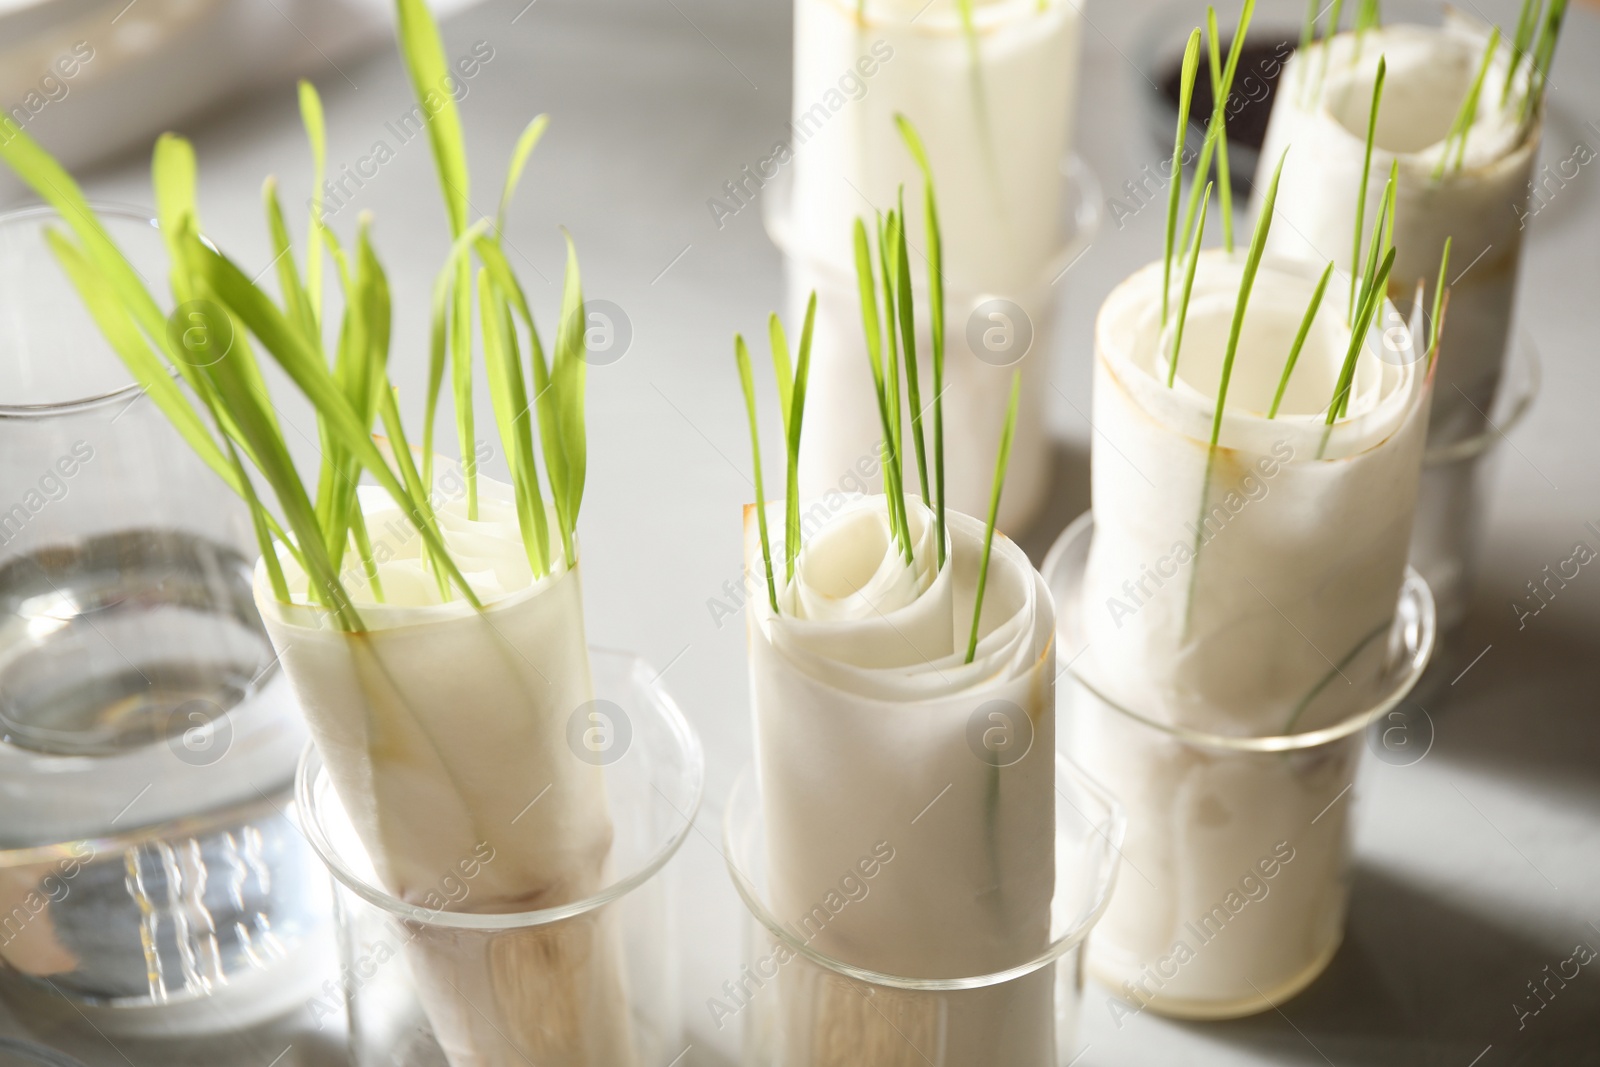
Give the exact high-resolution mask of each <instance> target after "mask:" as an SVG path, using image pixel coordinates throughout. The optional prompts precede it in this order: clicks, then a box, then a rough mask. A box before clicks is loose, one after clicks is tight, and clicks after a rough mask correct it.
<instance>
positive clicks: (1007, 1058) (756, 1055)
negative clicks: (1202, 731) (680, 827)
mask: <svg viewBox="0 0 1600 1067" xmlns="http://www.w3.org/2000/svg"><path fill="white" fill-rule="evenodd" d="M1055 798H1056V810H1055V813H1054V821H1055V834H1056V836H1055V882H1054V891H1053V897H1052V899H1051V905H1050V931H1049V941H1048V943H1047V945H1046V947H1045V948H1044V950H1043V951H1042V952H1040V953H1039V954H1038V955H1037V956H1035V957H1034V958H1033V959H1030V960H1022V961H1018V962H1017V964H1016V965H1015V966H1012V967H1010V968H1008V969H1006V970H1004V971H1000V972H997V973H993V974H980V975H966V976H960V977H953V978H952V977H937V978H935V977H929V976H926V975H893V974H884V973H880V972H877V971H872V970H868V969H866V968H862V967H860V966H857V965H855V964H853V963H851V962H850V961H849V960H845V959H841V958H838V957H837V956H833V955H828V954H826V953H824V952H822V951H820V949H819V947H818V945H817V934H818V933H819V932H820V929H819V927H818V924H825V921H826V917H827V916H828V915H829V914H830V913H833V914H836V913H837V912H836V911H835V909H836V908H837V909H842V908H846V907H850V908H883V909H893V908H894V907H895V902H894V900H893V899H889V898H884V897H882V896H881V892H880V893H879V894H877V895H875V892H874V889H873V883H872V876H871V875H870V874H868V873H867V872H868V871H870V870H871V869H872V866H871V864H868V865H867V866H865V867H863V868H862V869H861V871H860V875H859V876H857V875H856V874H854V873H851V872H847V875H848V878H846V879H842V880H841V886H842V888H841V891H840V893H839V894H837V897H838V899H837V900H831V899H830V900H824V901H820V902H818V907H817V908H816V909H814V910H813V913H808V914H807V915H805V916H794V915H779V914H776V913H775V912H774V910H773V907H772V904H771V894H770V891H769V885H768V871H767V843H766V828H765V825H764V823H763V820H762V816H761V811H762V808H761V796H760V789H759V785H758V783H757V781H756V775H755V771H754V768H753V767H750V768H746V770H745V771H744V773H743V774H742V775H741V776H740V777H739V780H738V782H737V783H736V784H735V785H734V787H733V792H732V794H731V795H730V797H729V800H728V805H727V809H726V815H725V816H724V820H723V847H724V855H725V856H726V858H727V862H728V871H729V873H730V874H731V875H732V876H733V881H734V885H735V886H736V887H737V888H738V891H739V895H740V897H741V898H743V900H744V904H745V908H746V909H747V912H748V917H747V919H746V923H745V927H746V936H745V946H744V947H745V963H744V965H743V966H742V967H741V968H740V970H739V973H738V974H737V975H731V976H729V980H728V981H726V982H724V983H723V986H722V991H721V993H720V994H719V995H718V996H717V997H715V998H713V1000H712V1002H711V1005H710V1007H711V1010H712V1012H713V1014H714V1015H715V1016H716V1017H717V1022H718V1025H719V1028H720V1027H721V1026H723V1025H728V1024H730V1023H732V1022H733V1021H735V1020H737V1021H739V1022H740V1023H742V1025H743V1027H744V1045H743V1047H744V1055H743V1060H742V1062H743V1064H744V1067H845V1065H855V1064H871V1065H872V1067H902V1065H904V1067H913V1065H918V1067H928V1065H932V1067H967V1065H969V1064H973V1063H976V1062H979V1059H978V1058H977V1057H983V1059H982V1062H984V1063H986V1064H988V1065H989V1067H995V1065H998V1064H1004V1065H1005V1067H1066V1065H1067V1064H1069V1063H1071V1062H1073V1061H1074V1059H1075V1057H1077V1056H1078V1055H1080V1054H1081V1052H1082V1051H1083V1050H1082V1048H1081V1047H1080V1046H1079V1043H1078V1010H1079V1005H1080V1002H1081V1000H1082V995H1083V958H1082V956H1083V943H1084V939H1085V938H1086V937H1087V936H1088V935H1089V931H1090V929H1091V928H1092V927H1093V926H1094V925H1095V923H1096V921H1097V920H1099V919H1100V917H1101V915H1102V914H1103V913H1104V911H1105V908H1106V905H1107V903H1108V902H1109V901H1110V900H1111V899H1112V895H1111V890H1112V886H1113V885H1114V884H1115V881H1116V877H1117V854H1118V851H1119V849H1120V847H1121V843H1122V838H1123V816H1122V811H1121V808H1120V807H1119V806H1118V805H1117V803H1116V801H1115V800H1113V799H1112V798H1111V796H1110V795H1109V794H1108V793H1107V792H1106V791H1105V790H1104V789H1102V788H1101V787H1100V786H1099V785H1097V784H1096V783H1095V782H1094V781H1093V780H1092V779H1090V778H1089V776H1088V775H1086V774H1084V772H1083V771H1081V770H1080V769H1079V768H1078V767H1076V766H1075V765H1074V764H1073V763H1071V762H1070V761H1068V760H1067V759H1065V758H1064V757H1060V756H1058V757H1057V758H1056V788H1055ZM889 856H890V858H889V859H887V860H885V859H884V857H883V855H881V854H876V853H875V854H874V857H873V858H874V859H875V860H876V861H877V862H878V863H880V864H881V863H885V862H891V863H892V862H893V859H892V849H891V850H890V853H889ZM830 896H834V894H830ZM939 933H940V932H939V931H938V930H929V931H927V936H928V937H930V938H936V937H938V936H939Z"/></svg>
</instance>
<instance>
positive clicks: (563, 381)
mask: <svg viewBox="0 0 1600 1067" xmlns="http://www.w3.org/2000/svg"><path fill="white" fill-rule="evenodd" d="M469 232H470V231H469ZM475 247H476V249H477V251H478V257H479V259H481V260H482V262H483V265H484V268H485V269H486V270H488V272H489V276H490V278H491V280H492V281H493V282H494V285H495V286H496V288H497V289H498V290H499V292H500V293H501V294H502V295H504V296H505V297H507V298H509V300H510V304H511V307H512V309H514V310H515V312H516V315H517V317H518V318H520V319H521V320H522V323H523V325H524V326H525V327H527V330H528V349H529V352H528V355H529V364H530V368H531V370H532V372H533V400H532V404H533V410H534V411H536V412H537V413H538V421H539V441H540V446H541V448H542V450H543V452H544V457H545V469H546V470H547V471H548V472H549V475H550V493H551V498H552V500H553V501H554V502H555V503H556V516H557V525H558V527H559V532H560V534H561V536H562V539H563V540H562V547H563V549H564V550H566V551H568V552H569V553H570V552H571V551H573V550H575V549H576V541H575V540H574V539H573V534H574V531H575V530H576V528H577V511H578V508H579V505H580V504H581V502H582V497H583V477H584V463H585V452H584V446H585V443H586V439H585V436H584V434H585V430H584V415H583V403H584V400H583V390H584V381H583V378H582V377H581V375H583V374H584V373H586V371H585V368H586V367H587V364H586V363H585V362H584V361H583V360H582V358H581V353H582V345H583V322H584V321H585V320H584V312H583V310H582V291H581V287H580V286H579V285H578V278H577V276H576V270H577V266H576V258H575V253H574V259H573V264H572V269H573V272H574V277H573V279H572V280H571V281H570V282H568V283H567V284H568V286H569V291H570V292H573V293H575V294H576V303H575V304H571V303H569V305H568V306H567V308H566V311H565V312H564V314H566V315H570V316H572V318H571V319H570V320H568V319H563V322H566V321H571V322H573V323H574V324H576V325H575V329H576V336H573V335H572V334H568V335H567V336H566V338H565V340H563V335H562V334H561V333H560V332H559V331H558V332H557V335H556V340H557V344H558V346H560V345H563V344H566V345H572V344H576V345H578V346H579V349H578V351H579V353H580V358H579V359H578V360H576V361H573V360H571V359H567V358H565V357H562V356H561V354H560V353H558V359H557V363H556V373H557V377H555V378H554V379H553V378H552V373H551V369H550V366H549V364H548V363H546V361H545V353H544V345H543V344H542V343H541V342H540V340H539V328H538V326H537V325H536V324H535V323H534V320H533V313H532V311H531V310H530V309H529V307H528V300H527V296H526V295H525V294H524V293H523V290H522V285H521V283H520V282H518V281H517V276H516V273H515V272H514V271H513V270H512V269H511V264H510V263H509V262H508V261H507V260H506V258H505V253H504V252H502V251H501V250H500V246H499V245H498V244H497V243H496V242H495V241H492V240H490V239H488V238H486V237H480V238H478V239H477V241H476V242H475ZM552 381H554V383H555V384H554V385H553V386H552ZM563 405H568V406H570V407H571V408H572V410H571V411H567V410H566V409H565V408H564V406H563ZM517 411H518V412H519V414H518V415H517V418H519V419H522V420H527V419H530V418H532V415H531V414H530V413H529V411H528V409H527V407H526V405H522V406H519V407H518V408H517ZM569 438H576V445H575V446H574V445H573V444H572V443H571V442H570V441H569ZM574 471H575V472H576V473H575V474H574ZM574 476H575V477H576V478H577V482H576V484H573V482H572V479H573V477H574ZM569 511H570V515H569ZM535 521H537V522H538V523H539V524H541V526H543V524H544V513H543V511H542V510H540V511H539V512H538V513H536V515H535ZM536 536H537V537H539V538H540V539H541V543H543V539H544V538H545V537H546V536H547V535H546V534H545V533H543V532H536ZM546 555H547V556H548V552H547V553H546ZM567 559H568V561H569V565H570V564H571V563H573V562H576V561H575V560H573V558H572V556H571V555H570V554H569V555H568V557H567Z"/></svg>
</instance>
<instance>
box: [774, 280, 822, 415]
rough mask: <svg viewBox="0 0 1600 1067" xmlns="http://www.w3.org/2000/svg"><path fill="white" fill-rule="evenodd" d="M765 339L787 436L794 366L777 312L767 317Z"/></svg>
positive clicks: (792, 393) (787, 340)
mask: <svg viewBox="0 0 1600 1067" xmlns="http://www.w3.org/2000/svg"><path fill="white" fill-rule="evenodd" d="M812 295H813V296H815V295H816V294H815V293H813V294H812ZM767 338H768V341H769V343H770V344H771V345H772V370H773V373H774V374H775V375H776V376H777V379H778V411H779V412H781V413H782V415H783V432H784V433H785V434H787V433H788V432H789V407H790V400H791V398H792V397H793V395H794V366H793V364H792V363H790V361H789V338H788V335H786V334H785V333H784V332H783V321H782V320H781V319H779V318H778V313H777V312H773V313H772V314H771V315H769V316H768V317H767Z"/></svg>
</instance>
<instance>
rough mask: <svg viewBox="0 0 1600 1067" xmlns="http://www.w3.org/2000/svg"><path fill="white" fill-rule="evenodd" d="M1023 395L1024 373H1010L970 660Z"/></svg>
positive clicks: (975, 603) (974, 652)
mask: <svg viewBox="0 0 1600 1067" xmlns="http://www.w3.org/2000/svg"><path fill="white" fill-rule="evenodd" d="M1021 396H1022V372H1021V371H1020V370H1017V371H1012V372H1011V401H1010V403H1009V404H1008V405H1007V407H1006V424H1005V427H1004V429H1002V430H1001V431H1000V452H999V454H998V455H997V456H995V461H994V484H993V486H992V487H991V488H990V490H989V521H988V522H986V523H985V524H984V530H983V559H982V561H981V562H980V563H979V564H978V594H977V598H976V599H975V600H974V601H973V605H972V635H971V636H970V637H969V638H968V639H967V659H966V662H968V663H971V662H972V660H973V658H974V657H975V656H977V654H978V624H979V623H980V622H981V621H982V620H983V594H984V590H985V588H986V587H987V586H988V584H989V550H990V549H992V548H993V547H994V524H995V520H996V519H997V518H998V517H999V515H1000V492H1001V490H1002V489H1004V488H1005V484H1006V468H1007V467H1008V466H1010V464H1011V440H1012V438H1013V437H1015V436H1016V432H1017V402H1018V400H1019V399H1020V398H1021Z"/></svg>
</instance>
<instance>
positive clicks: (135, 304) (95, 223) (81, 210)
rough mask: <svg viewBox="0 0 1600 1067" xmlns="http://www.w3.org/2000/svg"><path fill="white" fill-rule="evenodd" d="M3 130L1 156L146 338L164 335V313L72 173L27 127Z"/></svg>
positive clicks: (0, 143)
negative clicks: (67, 231) (51, 212)
mask: <svg viewBox="0 0 1600 1067" xmlns="http://www.w3.org/2000/svg"><path fill="white" fill-rule="evenodd" d="M6 132H7V136H5V137H0V160H3V161H4V162H5V163H6V164H7V165H8V166H9V167H10V168H11V169H12V171H14V172H15V173H16V175H17V177H19V178H21V179H22V180H23V181H24V182H26V183H27V185H28V186H29V187H30V188H32V189H33V191H34V193H36V194H37V195H38V196H39V197H40V198H41V199H42V200H44V201H45V202H46V203H48V204H49V205H50V206H51V207H53V208H55V209H56V212H57V214H59V215H60V216H61V218H62V221H64V222H65V223H66V224H67V225H68V226H70V227H71V228H72V231H73V233H74V234H76V235H77V238H78V243H79V245H80V246H81V250H82V252H83V255H84V256H85V258H87V259H88V260H89V261H91V262H92V263H94V264H95V267H96V269H97V270H98V271H99V273H100V274H101V275H102V277H103V278H104V279H105V281H106V282H107V283H109V284H110V286H111V287H112V288H113V289H114V290H115V292H116V294H117V297H118V299H119V300H121V301H122V303H123V304H124V305H125V306H126V307H127V308H128V311H129V313H130V314H131V315H132V316H133V320H134V321H135V322H136V323H138V325H139V328H140V329H141V330H143V331H144V333H145V334H146V336H148V337H151V338H159V337H163V336H165V334H166V316H165V315H164V314H163V313H162V311H161V308H160V306H159V305H157V304H156V301H155V298H154V297H152V296H151V295H150V292H149V290H147V289H146V288H145V286H144V282H143V281H142V280H141V279H140V277H139V273H138V272H137V271H136V270H134V269H133V265H132V264H130V263H129V262H128V260H127V258H126V257H125V256H123V254H122V252H121V251H120V250H119V249H118V248H117V246H116V244H115V243H114V242H113V241H112V240H111V236H110V235H109V234H108V233H106V230H105V227H104V226H102V225H101V223H100V220H99V218H98V217H96V216H95V213H94V211H93V210H92V209H91V208H90V207H89V201H88V200H87V199H86V198H85V197H84V195H83V190H82V189H80V188H79V187H78V183H77V182H75V181H74V180H73V179H72V175H70V174H68V173H67V171H66V169H65V168H64V167H62V166H61V164H59V163H57V162H56V161H55V159H54V158H53V157H51V155H50V154H49V153H48V152H46V151H45V150H44V149H43V148H41V147H40V146H39V143H38V142H37V141H35V140H34V139H33V137H32V136H31V135H30V134H29V133H28V132H27V131H26V130H23V129H21V128H20V127H18V128H12V129H9V130H8V131H6Z"/></svg>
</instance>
